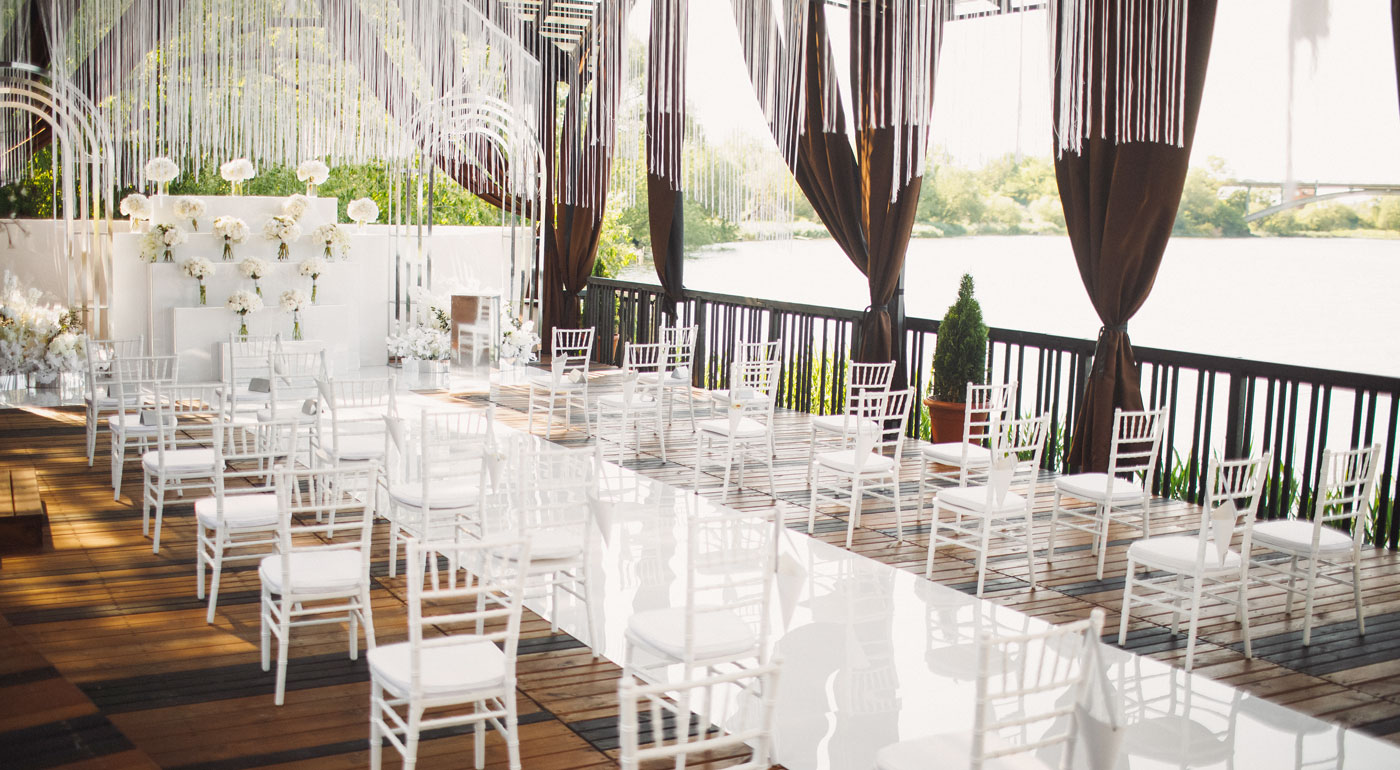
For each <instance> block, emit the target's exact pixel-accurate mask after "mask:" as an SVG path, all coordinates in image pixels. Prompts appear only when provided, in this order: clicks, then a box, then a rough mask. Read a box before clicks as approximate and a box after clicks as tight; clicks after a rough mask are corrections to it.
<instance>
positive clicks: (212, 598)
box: [199, 532, 224, 624]
mask: <svg viewBox="0 0 1400 770" xmlns="http://www.w3.org/2000/svg"><path fill="white" fill-rule="evenodd" d="M214 536H215V537H216V538H218V537H219V534H218V533H217V532H216V533H215V535H214ZM223 571H224V546H223V542H222V541H221V540H220V541H216V544H215V546H214V564H213V574H212V575H210V576H209V610H208V612H207V614H206V615H205V616H204V622H205V623H211V624H212V623H213V622H214V608H215V607H217V606H218V604H219V580H220V578H221V577H222V575H223ZM199 574H200V578H201V580H200V583H201V584H202V583H203V582H204V581H203V576H204V571H203V570H200V573H199Z"/></svg>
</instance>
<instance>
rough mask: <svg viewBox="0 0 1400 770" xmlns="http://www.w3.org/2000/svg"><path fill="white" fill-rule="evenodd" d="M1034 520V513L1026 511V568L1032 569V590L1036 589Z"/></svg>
mask: <svg viewBox="0 0 1400 770" xmlns="http://www.w3.org/2000/svg"><path fill="white" fill-rule="evenodd" d="M1034 520H1035V517H1034V516H1033V515H1032V513H1031V512H1030V511H1026V568H1027V569H1028V570H1030V573H1031V590H1032V591H1034V590H1035V589H1036V574H1035V542H1034V541H1033V540H1032V538H1031V522H1033V521H1034Z"/></svg>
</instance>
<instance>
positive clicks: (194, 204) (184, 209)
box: [175, 198, 209, 232]
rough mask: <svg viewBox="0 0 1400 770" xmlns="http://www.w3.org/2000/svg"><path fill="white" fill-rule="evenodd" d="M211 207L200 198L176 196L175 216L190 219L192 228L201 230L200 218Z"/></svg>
mask: <svg viewBox="0 0 1400 770" xmlns="http://www.w3.org/2000/svg"><path fill="white" fill-rule="evenodd" d="M208 209H209V207H208V206H207V205H205V203H204V201H202V200H199V199H198V198H176V199H175V216H177V217H179V218H180V219H188V220H190V229H191V230H194V231H195V232H199V218H200V217H202V216H204V212H205V211H207V210H208Z"/></svg>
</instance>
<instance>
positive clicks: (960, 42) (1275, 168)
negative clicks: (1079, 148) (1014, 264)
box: [631, 0, 1400, 183]
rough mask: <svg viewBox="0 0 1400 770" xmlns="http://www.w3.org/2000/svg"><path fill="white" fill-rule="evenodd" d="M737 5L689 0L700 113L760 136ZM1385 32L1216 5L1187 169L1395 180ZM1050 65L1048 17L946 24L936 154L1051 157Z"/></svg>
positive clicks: (709, 122) (1348, 12)
mask: <svg viewBox="0 0 1400 770" xmlns="http://www.w3.org/2000/svg"><path fill="white" fill-rule="evenodd" d="M729 7H730V4H729V2H728V0H691V3H690V8H691V20H690V23H691V27H690V34H691V38H690V39H691V45H690V52H689V66H688V72H689V77H688V83H687V88H688V89H689V99H690V102H691V104H692V114H693V115H694V116H695V118H696V119H698V120H699V121H700V122H701V123H702V124H703V125H704V126H705V127H706V130H707V132H709V133H711V134H712V135H716V136H722V135H725V134H728V133H730V132H736V131H737V132H741V133H745V134H750V135H754V136H766V129H765V127H764V124H763V122H762V116H761V114H760V112H759V109H758V106H757V103H756V102H755V101H754V99H753V97H752V94H751V91H750V90H749V85H748V79H747V74H746V73H745V70H744V67H743V61H742V58H741V56H740V49H739V42H738V35H737V33H736V32H735V30H734V24H733V20H732V17H731V16H730V10H729ZM649 8H650V3H649V2H647V0H642V1H641V2H639V3H638V4H637V8H636V9H635V11H634V13H633V17H632V19H631V29H632V32H633V34H635V35H638V36H642V37H644V36H645V34H646V20H647V14H648V12H649ZM837 13H844V12H839V11H838V12H837ZM1291 21H1306V23H1305V24H1300V25H1299V28H1300V29H1305V30H1308V31H1309V33H1310V34H1316V31H1317V30H1319V29H1321V30H1322V32H1321V34H1316V38H1317V40H1316V45H1315V46H1314V45H1313V44H1312V43H1310V42H1308V41H1304V42H1301V43H1298V44H1296V45H1294V44H1291V43H1290V22H1291ZM838 24H840V25H842V28H844V25H843V24H842V22H839V21H837V20H835V19H833V26H837V25H838ZM1390 30H1391V27H1390V8H1389V3H1388V2H1386V0H1219V5H1218V9H1217V12H1216V24H1215V35H1214V40H1213V43H1212V47H1211V60H1210V65H1209V69H1208V71H1207V76H1206V90H1205V94H1204V96H1203V98H1202V107H1201V116H1200V120H1199V123H1198V125H1197V132H1196V144H1195V148H1194V150H1193V164H1197V165H1204V163H1205V160H1206V159H1207V158H1209V157H1211V156H1215V157H1220V158H1222V159H1224V160H1225V162H1226V165H1227V167H1228V168H1229V169H1230V171H1231V172H1233V173H1234V175H1235V176H1236V177H1237V178H1247V179H1255V180H1265V181H1269V180H1273V181H1277V180H1281V179H1284V178H1286V175H1289V173H1290V168H1291V176H1292V178H1294V179H1296V180H1298V181H1323V182H1390V183H1395V182H1400V151H1397V150H1396V148H1397V147H1400V141H1397V140H1400V101H1398V100H1397V97H1396V81H1395V59H1394V52H1393V49H1392V45H1393V43H1392V39H1391V31H1390ZM1290 48H1292V49H1293V50H1292V54H1293V56H1292V67H1291V69H1292V72H1293V77H1292V78H1290V77H1289V71H1290ZM837 57H838V59H841V58H844V51H837ZM1048 64H1049V56H1048V38H1047V34H1046V29H1045V15H1044V14H1043V13H1040V12H1033V13H1023V14H1011V15H1008V16H1005V17H1000V18H990V19H979V20H975V21H965V22H957V23H953V24H950V25H948V27H947V29H946V30H945V33H944V42H943V53H942V57H941V59H940V62H939V73H940V75H939V79H938V83H937V87H936V90H935V103H934V119H933V124H932V129H931V135H930V147H936V148H941V149H943V150H945V151H947V152H948V153H950V154H951V155H952V156H953V157H954V159H955V160H957V161H958V162H960V163H964V164H966V165H971V166H978V165H981V163H982V162H984V161H985V160H987V159H989V158H993V157H997V156H1000V155H1002V154H1004V153H1007V152H1018V151H1019V152H1022V153H1024V154H1027V155H1041V156H1044V155H1048V154H1050V152H1051V142H1050V117H1049V116H1050V95H1049V94H1050V91H1049V74H1048V72H1049V67H1048ZM1290 81H1291V82H1290ZM1290 90H1291V92H1292V96H1291V99H1290ZM1290 103H1291V105H1292V109H1291V114H1292V121H1291V131H1290V121H1289V115H1290Z"/></svg>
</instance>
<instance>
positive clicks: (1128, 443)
mask: <svg viewBox="0 0 1400 770" xmlns="http://www.w3.org/2000/svg"><path fill="white" fill-rule="evenodd" d="M1166 427H1167V408H1166V407H1165V406H1162V407H1158V408H1156V409H1148V410H1144V411H1141V412H1125V411H1123V410H1122V409H1114V410H1113V443H1112V444H1111V445H1110V446H1109V454H1108V473H1109V476H1126V475H1132V474H1135V473H1140V474H1142V489H1143V493H1144V494H1151V493H1152V479H1153V477H1154V476H1155V475H1156V473H1157V453H1158V451H1160V450H1161V448H1162V435H1163V434H1164V433H1165V432H1166ZM1110 483H1112V482H1111V481H1110Z"/></svg>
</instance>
